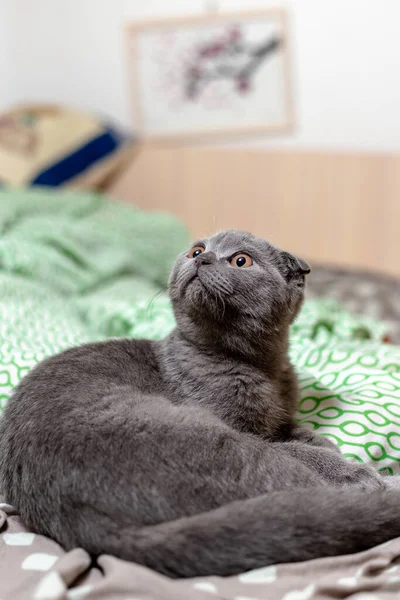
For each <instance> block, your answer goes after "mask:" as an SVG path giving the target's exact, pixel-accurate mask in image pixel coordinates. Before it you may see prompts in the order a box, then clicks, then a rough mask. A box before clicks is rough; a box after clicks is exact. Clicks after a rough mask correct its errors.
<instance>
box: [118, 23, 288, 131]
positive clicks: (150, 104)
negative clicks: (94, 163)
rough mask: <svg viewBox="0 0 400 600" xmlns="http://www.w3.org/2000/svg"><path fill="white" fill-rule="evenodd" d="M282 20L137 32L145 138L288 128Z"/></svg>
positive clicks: (135, 66)
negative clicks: (246, 129) (148, 136)
mask: <svg viewBox="0 0 400 600" xmlns="http://www.w3.org/2000/svg"><path fill="white" fill-rule="evenodd" d="M283 25H284V23H283V20H282V13H280V12H278V13H275V12H274V13H272V14H271V15H270V14H268V13H263V14H260V15H259V16H255V17H254V18H252V19H248V18H246V19H243V20H241V18H240V17H236V18H234V19H229V18H226V20H224V19H222V18H221V17H219V18H218V20H217V22H215V23H214V22H212V21H210V20H209V19H208V20H207V22H204V21H203V20H201V19H199V21H198V22H196V21H195V20H194V19H193V20H191V21H189V22H188V23H187V24H185V23H179V24H178V25H176V26H173V24H171V25H168V23H167V22H166V25H165V26H154V27H151V24H150V25H148V27H147V28H143V29H138V30H137V31H135V30H133V31H134V35H135V36H136V37H135V40H134V43H135V49H136V52H135V54H132V62H131V60H130V61H129V67H130V68H132V69H134V70H136V71H137V81H138V90H136V93H137V94H138V96H139V97H138V98H136V102H137V103H140V114H141V119H142V123H141V126H142V129H143V132H144V133H145V134H147V135H150V136H161V137H163V136H170V135H207V133H216V132H222V133H223V132H224V131H227V132H228V131H232V130H233V131H240V129H244V128H248V129H257V128H265V129H268V128H269V127H273V128H279V127H280V126H282V127H284V126H285V124H287V122H288V118H289V115H288V102H287V81H286V71H285V60H286V43H285V42H286V31H285V28H284V26H283Z"/></svg>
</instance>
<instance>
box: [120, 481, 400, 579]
mask: <svg viewBox="0 0 400 600" xmlns="http://www.w3.org/2000/svg"><path fill="white" fill-rule="evenodd" d="M397 536H400V491H399V490H385V491H372V492H365V491H362V490H354V491H352V490H349V489H347V490H340V489H335V488H321V489H311V488H310V489H304V490H293V492H290V491H284V492H273V493H270V494H266V495H263V496H258V497H257V498H252V499H250V500H243V501H236V502H232V503H231V504H227V505H225V506H223V507H221V508H218V509H216V510H212V511H210V512H207V513H202V514H200V515H196V516H192V517H188V518H182V519H178V520H176V521H172V522H168V523H163V524H160V525H155V526H151V527H146V528H144V529H140V530H139V531H138V530H136V531H135V532H133V531H132V532H129V530H125V532H124V534H122V539H121V535H120V536H119V539H118V546H119V548H118V550H119V552H116V553H117V554H120V551H121V545H122V546H124V550H125V551H126V552H127V558H128V557H129V558H130V560H133V561H135V562H138V563H141V564H143V565H146V566H148V567H150V568H153V569H155V570H157V571H159V572H161V573H164V574H166V575H169V576H171V577H195V576H199V575H211V574H213V575H230V574H235V573H239V572H242V571H246V570H250V569H254V568H258V567H262V566H266V565H270V564H276V563H285V562H296V561H303V560H309V559H312V558H319V557H324V556H336V555H340V554H350V553H354V552H359V551H362V550H366V549H368V548H371V547H372V546H375V545H377V544H380V543H383V542H386V541H388V540H390V539H392V538H395V537H397ZM116 550H117V549H116Z"/></svg>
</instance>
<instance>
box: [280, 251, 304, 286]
mask: <svg viewBox="0 0 400 600" xmlns="http://www.w3.org/2000/svg"><path fill="white" fill-rule="evenodd" d="M281 257H282V270H283V274H284V276H285V279H286V280H287V281H292V280H296V279H297V280H303V281H304V276H305V275H308V273H310V272H311V269H310V266H309V265H308V264H307V263H306V261H305V260H303V259H302V258H298V257H297V256H294V254H290V252H282V253H281Z"/></svg>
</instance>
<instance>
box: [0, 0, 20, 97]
mask: <svg viewBox="0 0 400 600" xmlns="http://www.w3.org/2000/svg"><path fill="white" fill-rule="evenodd" d="M10 9H11V3H10V2H9V0H0V109H1V108H3V107H4V106H7V105H8V104H9V103H10V102H12V101H13V100H14V98H15V97H16V94H15V89H14V85H15V77H14V70H13V61H12V60H11V58H10V33H11V32H10V27H9V25H10V23H11V20H12V19H11V11H10Z"/></svg>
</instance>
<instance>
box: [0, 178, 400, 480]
mask: <svg viewBox="0 0 400 600" xmlns="http://www.w3.org/2000/svg"><path fill="white" fill-rule="evenodd" d="M0 231H1V241H0V410H1V408H2V407H4V405H5V403H6V402H7V399H8V397H9V394H10V392H11V390H12V388H13V387H14V386H15V385H16V384H17V383H18V381H19V380H20V379H21V377H22V376H23V375H24V374H26V373H27V372H28V371H29V369H30V368H31V367H32V366H33V365H35V364H36V363H37V362H38V361H40V360H42V359H43V358H44V357H46V356H49V355H50V354H53V353H55V352H59V351H61V350H63V349H65V348H67V347H69V346H71V345H74V344H80V343H85V342H89V341H95V340H104V339H107V338H108V337H115V336H128V337H147V338H151V339H160V338H162V337H164V336H165V335H167V334H168V333H169V332H170V331H171V329H172V328H173V327H174V319H173V315H172V311H171V307H170V304H169V301H168V298H167V297H166V295H165V293H163V292H162V290H163V289H165V284H166V281H167V276H168V272H169V269H170V267H171V265H172V263H173V260H174V257H175V256H176V254H177V253H178V252H179V251H180V250H181V249H182V248H184V247H186V245H187V243H188V240H187V235H186V232H185V230H184V228H183V226H182V225H181V224H180V223H179V222H178V221H177V220H176V219H175V218H174V217H172V216H169V215H160V214H157V215H156V214H150V213H144V212H142V211H139V210H137V209H134V208H132V207H128V206H123V205H119V204H114V203H111V202H107V201H106V200H105V199H104V198H101V197H99V196H94V195H82V194H60V193H57V194H52V193H49V192H46V191H40V190H39V191H36V192H14V193H10V192H9V193H7V192H3V193H0ZM384 333H385V327H384V325H383V324H379V323H376V322H374V321H372V320H370V319H366V318H359V317H357V318H356V317H352V316H351V315H349V314H347V313H346V312H344V311H343V310H342V309H341V308H340V307H339V306H338V305H337V304H335V303H334V302H332V301H329V300H324V301H322V300H319V301H318V300H315V301H309V302H307V303H306V305H305V306H304V309H303V311H302V313H301V315H300V317H299V318H298V320H297V322H296V323H295V325H294V326H293V328H292V335H291V350H290V351H291V357H292V359H293V361H294V363H295V365H296V367H297V370H298V372H299V376H300V384H301V390H302V396H301V402H300V405H299V414H298V418H299V420H300V421H302V422H303V423H304V424H306V425H307V426H308V427H312V428H314V429H316V430H318V431H319V432H320V433H321V434H323V435H327V436H330V437H331V438H332V439H333V440H335V441H336V442H337V443H338V444H339V445H340V446H341V449H342V451H343V453H344V454H345V455H346V456H348V457H349V458H352V459H355V460H358V461H360V462H366V463H371V464H373V465H374V466H375V467H376V468H377V469H379V470H381V471H386V472H388V473H391V474H393V473H398V472H399V471H400V347H395V346H391V345H389V344H384V343H381V340H382V338H383V337H384Z"/></svg>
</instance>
